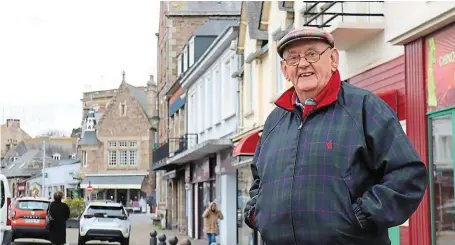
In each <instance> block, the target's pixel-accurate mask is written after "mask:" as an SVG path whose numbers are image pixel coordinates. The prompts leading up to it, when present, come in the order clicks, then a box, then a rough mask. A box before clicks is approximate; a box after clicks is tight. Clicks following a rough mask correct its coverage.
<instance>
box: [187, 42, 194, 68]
mask: <svg viewBox="0 0 455 245" xmlns="http://www.w3.org/2000/svg"><path fill="white" fill-rule="evenodd" d="M188 44H189V45H188V46H189V50H188V54H189V56H190V57H189V60H190V65H189V67H191V66H192V65H193V64H194V37H192V38H191V39H190V41H189V43H188Z"/></svg>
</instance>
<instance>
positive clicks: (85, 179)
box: [78, 73, 156, 207]
mask: <svg viewBox="0 0 455 245" xmlns="http://www.w3.org/2000/svg"><path fill="white" fill-rule="evenodd" d="M151 79H153V78H152V77H151ZM155 96H156V85H155V83H154V81H149V82H148V83H147V87H145V88H144V87H134V86H132V85H130V84H128V83H126V81H125V73H123V80H122V82H121V84H120V86H119V88H118V89H117V92H116V94H115V96H114V97H113V98H112V99H111V101H110V102H109V104H108V106H107V107H106V109H105V110H104V111H102V112H100V111H98V112H96V111H95V110H94V109H93V104H92V107H91V109H90V110H89V112H88V113H87V116H86V118H85V120H84V124H83V126H82V128H83V132H82V137H81V139H80V141H79V142H78V154H79V156H80V159H81V178H82V183H81V184H80V188H81V189H84V190H86V191H85V193H84V196H87V197H90V198H91V199H92V200H94V199H113V200H115V201H118V202H122V203H123V204H124V205H125V206H128V207H129V206H131V204H132V202H133V201H135V200H140V198H141V197H146V198H153V196H154V194H155V193H154V190H155V176H154V173H153V172H152V171H149V170H150V168H151V162H152V154H151V153H152V144H153V142H154V137H155V133H154V131H153V130H152V122H151V118H152V117H154V116H155V115H156V114H155V112H154V108H155V106H154V104H153V102H154V101H155ZM89 186H91V188H92V190H93V191H91V192H90V193H89V192H88V191H87V188H88V187H89Z"/></svg>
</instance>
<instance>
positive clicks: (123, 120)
mask: <svg viewBox="0 0 455 245" xmlns="http://www.w3.org/2000/svg"><path fill="white" fill-rule="evenodd" d="M130 86H131V85H129V84H127V83H125V82H122V84H121V85H120V88H119V89H118V91H117V94H116V95H115V97H114V98H113V99H112V101H111V103H110V104H109V105H108V107H107V108H106V111H105V112H104V114H103V116H102V118H101V119H100V122H99V123H98V129H97V131H98V137H122V136H145V135H146V134H147V133H148V131H149V128H150V122H149V120H148V117H147V114H146V109H147V104H146V103H147V100H146V97H145V98H144V96H146V95H145V94H141V93H142V91H140V90H139V89H137V88H134V87H133V89H135V90H133V89H132V88H131V87H132V86H131V87H130ZM139 101H141V103H139ZM123 113H124V114H123Z"/></svg>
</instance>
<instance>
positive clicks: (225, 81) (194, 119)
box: [187, 49, 237, 143]
mask: <svg viewBox="0 0 455 245" xmlns="http://www.w3.org/2000/svg"><path fill="white" fill-rule="evenodd" d="M227 62H229V63H228V64H226V63H227ZM236 67H237V56H236V55H235V52H234V51H233V50H230V49H227V50H226V51H224V52H223V54H222V55H221V56H220V57H219V59H217V60H216V61H215V62H213V64H212V65H211V66H210V67H209V68H208V69H207V70H206V71H205V72H204V74H202V75H201V76H200V77H199V79H198V80H197V81H196V82H194V83H193V84H192V85H191V86H190V87H189V88H188V95H187V101H188V103H187V108H188V120H189V121H188V133H191V134H194V133H197V134H198V143H201V142H204V141H206V140H209V139H220V138H223V137H225V136H227V135H231V134H232V133H234V132H235V130H236V125H237V118H236V117H235V108H236V107H237V101H236V100H235V97H236V94H237V80H236V79H235V78H232V73H233V72H234V71H236ZM218 72H219V73H220V74H218Z"/></svg>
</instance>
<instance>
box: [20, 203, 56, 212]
mask: <svg viewBox="0 0 455 245" xmlns="http://www.w3.org/2000/svg"><path fill="white" fill-rule="evenodd" d="M48 207H49V202H45V201H35V200H21V201H18V202H17V205H16V208H18V209H21V210H32V211H40V210H47V208H48Z"/></svg>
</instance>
